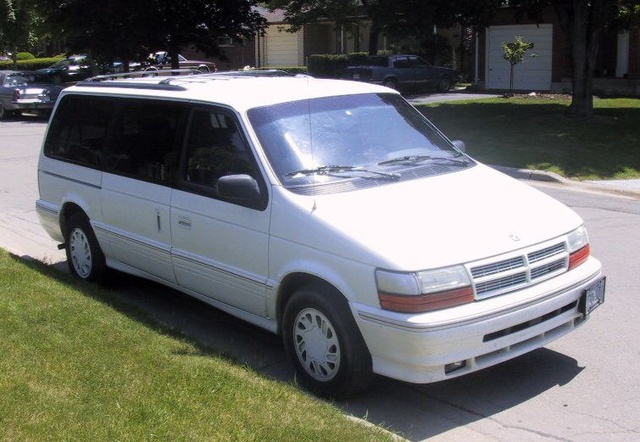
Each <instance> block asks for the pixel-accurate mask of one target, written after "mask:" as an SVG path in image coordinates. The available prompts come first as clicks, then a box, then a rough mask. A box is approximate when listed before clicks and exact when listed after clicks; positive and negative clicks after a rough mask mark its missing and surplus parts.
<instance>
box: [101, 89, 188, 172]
mask: <svg viewBox="0 0 640 442" xmlns="http://www.w3.org/2000/svg"><path fill="white" fill-rule="evenodd" d="M183 109H184V108H183V106H182V105H180V104H175V103H159V102H149V101H141V100H126V101H123V102H122V103H121V105H120V107H119V111H118V115H117V118H116V121H115V123H114V127H113V137H112V139H111V142H110V143H109V149H108V154H107V161H106V163H107V166H106V167H107V170H108V171H110V172H114V173H119V174H122V175H133V176H136V177H138V178H142V179H145V180H150V181H159V182H162V183H166V184H170V183H171V180H172V177H173V174H174V171H175V168H176V166H177V164H178V157H179V154H178V152H177V151H176V141H177V133H178V126H179V124H180V119H181V115H182V110H183Z"/></svg>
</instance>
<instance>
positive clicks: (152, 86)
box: [76, 80, 187, 91]
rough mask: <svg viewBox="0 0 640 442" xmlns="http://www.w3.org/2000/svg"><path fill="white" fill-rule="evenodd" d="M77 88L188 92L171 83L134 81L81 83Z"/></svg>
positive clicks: (77, 84)
mask: <svg viewBox="0 0 640 442" xmlns="http://www.w3.org/2000/svg"><path fill="white" fill-rule="evenodd" d="M76 86H82V87H100V88H126V89H146V90H157V91H186V90H187V88H185V87H182V86H178V85H175V84H170V83H164V82H160V83H140V82H133V81H99V80H98V81H80V82H78V83H76Z"/></svg>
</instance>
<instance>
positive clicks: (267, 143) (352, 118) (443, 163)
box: [248, 94, 474, 188]
mask: <svg viewBox="0 0 640 442" xmlns="http://www.w3.org/2000/svg"><path fill="white" fill-rule="evenodd" d="M248 115H249V120H250V121H251V124H252V125H253V127H254V129H255V131H256V133H257V135H258V138H259V140H260V143H261V144H262V147H263V149H264V150H265V153H266V155H267V157H268V159H269V162H270V163H271V165H272V168H273V170H274V171H275V172H276V174H277V175H278V177H279V179H280V181H281V182H282V184H283V185H285V186H286V187H289V188H294V187H297V186H308V185H312V184H314V185H321V184H327V183H335V182H337V181H344V180H369V181H373V182H374V184H381V183H383V182H385V181H392V180H400V179H412V178H419V177H421V176H428V175H437V174H441V173H448V172H451V171H454V170H460V169H461V168H466V167H469V166H471V165H473V164H474V163H473V162H472V160H471V159H469V158H468V157H466V156H465V155H464V154H462V153H461V152H460V151H458V150H456V149H455V148H454V147H453V145H452V144H451V142H449V141H448V140H447V139H446V138H445V137H444V135H442V134H441V133H440V131H438V130H437V129H436V128H435V126H434V125H433V124H431V123H430V122H429V121H428V120H427V119H426V118H425V117H424V116H423V115H422V114H421V113H420V112H418V111H417V110H416V109H415V108H414V107H413V106H411V105H410V104H409V103H407V102H406V101H405V100H404V99H403V98H402V97H401V96H399V95H396V94H360V95H345V96H335V97H324V98H314V99H310V100H303V101H295V102H289V103H282V104H277V105H272V106H265V107H260V108H255V109H252V110H250V111H249V113H248ZM418 168H422V169H423V170H422V171H420V172H417V171H416V169H418ZM408 171H410V173H407V172H408Z"/></svg>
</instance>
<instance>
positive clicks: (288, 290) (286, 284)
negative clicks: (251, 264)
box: [276, 273, 347, 334]
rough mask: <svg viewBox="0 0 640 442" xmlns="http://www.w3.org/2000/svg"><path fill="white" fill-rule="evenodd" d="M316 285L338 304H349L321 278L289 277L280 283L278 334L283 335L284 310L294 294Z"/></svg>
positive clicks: (306, 276)
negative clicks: (303, 288) (301, 288)
mask: <svg viewBox="0 0 640 442" xmlns="http://www.w3.org/2000/svg"><path fill="white" fill-rule="evenodd" d="M310 285H314V286H317V287H320V288H322V289H323V291H325V292H326V293H327V294H328V295H329V296H331V297H334V298H335V300H336V301H337V302H340V301H342V302H345V303H346V302H347V299H346V298H345V297H344V295H343V294H342V293H340V291H339V290H338V289H337V288H336V287H334V286H333V285H332V284H330V283H328V282H327V281H325V280H324V279H322V278H319V277H317V276H315V275H310V274H308V273H293V274H291V275H288V276H287V277H286V278H285V279H284V280H283V281H282V283H280V288H279V289H278V302H277V307H276V308H277V310H276V312H277V315H278V316H277V319H278V333H279V334H280V333H282V316H283V314H284V309H285V307H286V306H287V303H288V302H289V299H291V297H292V296H293V294H294V293H295V292H296V291H297V290H298V289H299V288H300V287H304V286H310Z"/></svg>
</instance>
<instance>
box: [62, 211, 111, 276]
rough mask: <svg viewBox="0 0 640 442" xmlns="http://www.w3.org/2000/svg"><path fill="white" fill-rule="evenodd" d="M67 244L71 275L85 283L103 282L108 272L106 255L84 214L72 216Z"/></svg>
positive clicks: (68, 227)
mask: <svg viewBox="0 0 640 442" xmlns="http://www.w3.org/2000/svg"><path fill="white" fill-rule="evenodd" d="M65 242H66V252H67V263H68V264H69V269H70V270H71V273H72V274H73V275H75V276H76V277H78V278H80V279H82V280H85V281H96V282H102V280H103V278H104V275H105V272H106V264H105V258H104V254H103V253H102V250H101V249H100V245H99V244H98V240H97V239H96V236H95V234H94V233H93V229H92V228H91V224H89V220H88V219H87V217H86V216H84V214H82V213H75V214H73V215H71V217H70V218H69V220H68V222H67V233H66V235H65Z"/></svg>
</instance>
